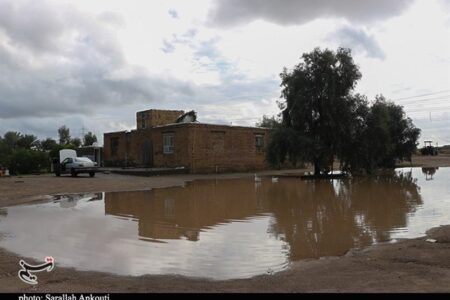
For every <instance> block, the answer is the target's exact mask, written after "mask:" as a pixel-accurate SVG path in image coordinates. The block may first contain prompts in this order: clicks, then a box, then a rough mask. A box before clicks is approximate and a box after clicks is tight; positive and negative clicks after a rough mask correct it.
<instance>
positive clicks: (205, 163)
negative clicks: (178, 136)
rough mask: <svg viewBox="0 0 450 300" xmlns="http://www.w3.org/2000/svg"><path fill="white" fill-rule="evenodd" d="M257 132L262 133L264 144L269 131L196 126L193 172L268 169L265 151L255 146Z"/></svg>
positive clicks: (193, 136) (192, 135)
mask: <svg viewBox="0 0 450 300" xmlns="http://www.w3.org/2000/svg"><path fill="white" fill-rule="evenodd" d="M255 134H260V135H263V137H264V145H267V142H268V131H267V130H265V129H258V128H248V127H231V126H219V125H197V126H194V127H193V130H192V133H191V138H192V139H193V140H194V142H193V143H194V147H193V153H192V159H191V166H190V168H191V172H193V173H210V172H231V171H249V170H260V169H264V168H266V167H267V165H266V163H265V150H264V149H261V150H260V151H258V150H257V149H256V147H255Z"/></svg>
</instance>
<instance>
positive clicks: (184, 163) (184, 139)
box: [152, 124, 191, 167]
mask: <svg viewBox="0 0 450 300" xmlns="http://www.w3.org/2000/svg"><path fill="white" fill-rule="evenodd" d="M152 133H153V134H152V137H153V159H154V160H153V161H154V166H155V167H189V166H190V157H191V148H190V147H189V146H190V138H189V134H190V128H189V126H186V125H185V124H180V125H175V126H165V127H157V128H153V129H152ZM164 133H173V136H174V149H173V153H171V154H165V153H164V152H163V135H164Z"/></svg>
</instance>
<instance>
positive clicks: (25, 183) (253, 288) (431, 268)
mask: <svg viewBox="0 0 450 300" xmlns="http://www.w3.org/2000/svg"><path fill="white" fill-rule="evenodd" d="M407 165H408V166H409V164H407ZM413 165H414V166H424V167H444V166H450V156H437V157H414V158H413ZM297 171H303V170H297ZM280 172H282V171H268V172H259V174H261V175H269V174H277V173H280ZM288 172H293V170H289V171H288ZM243 176H253V173H250V174H248V173H241V174H219V175H172V176H156V177H135V176H123V175H113V174H98V175H97V176H96V177H95V178H89V177H84V176H79V177H78V178H71V177H60V178H58V177H54V176H52V175H39V176H23V177H10V178H0V207H5V206H11V205H17V204H23V203H28V202H32V201H45V200H46V199H48V198H46V197H42V196H41V195H49V194H60V193H75V192H100V191H121V190H142V189H150V188H156V187H167V186H175V185H181V184H183V183H184V182H185V181H189V180H195V179H202V178H235V177H243ZM427 238H433V239H435V240H436V242H435V243H431V242H427V241H426V239H427ZM20 259H22V257H18V256H16V255H15V254H13V253H9V252H6V251H4V250H1V249H0V266H1V267H0V292H450V226H443V227H439V228H436V229H432V230H430V231H429V232H427V237H422V238H418V239H412V240H403V241H399V242H397V243H388V244H378V245H374V246H371V247H368V248H366V249H363V250H352V251H350V252H348V253H347V254H346V255H345V256H342V257H329V258H323V259H319V260H307V261H301V262H296V263H292V265H291V267H290V268H289V269H288V270H286V271H283V272H279V273H276V274H273V275H263V276H256V277H253V278H250V279H240V280H227V281H210V280H207V279H195V278H187V277H182V276H170V275H164V276H153V275H152V276H150V275H147V276H139V277H127V276H116V275H112V274H105V273H99V272H84V271H76V270H74V269H70V268H59V267H58V266H57V265H56V267H55V269H54V270H53V271H52V272H49V273H47V272H42V273H38V280H39V284H38V285H36V286H30V285H27V284H25V283H23V282H22V281H20V280H19V278H18V277H17V272H18V270H19V260H20ZM27 261H28V262H32V261H33V260H32V259H27ZM36 263H37V262H36Z"/></svg>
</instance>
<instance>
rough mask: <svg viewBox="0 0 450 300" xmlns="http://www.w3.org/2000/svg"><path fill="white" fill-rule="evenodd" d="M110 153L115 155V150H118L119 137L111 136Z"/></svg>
mask: <svg viewBox="0 0 450 300" xmlns="http://www.w3.org/2000/svg"><path fill="white" fill-rule="evenodd" d="M110 146H111V155H112V156H115V155H117V152H119V138H118V137H113V138H111V144H110Z"/></svg>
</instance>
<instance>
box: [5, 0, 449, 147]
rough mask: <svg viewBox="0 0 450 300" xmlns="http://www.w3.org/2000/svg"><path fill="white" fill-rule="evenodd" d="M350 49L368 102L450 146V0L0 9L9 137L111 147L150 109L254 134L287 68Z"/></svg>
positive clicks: (33, 4) (273, 108) (56, 4)
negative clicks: (381, 98)
mask: <svg viewBox="0 0 450 300" xmlns="http://www.w3.org/2000/svg"><path fill="white" fill-rule="evenodd" d="M339 46H343V47H350V48H351V49H352V53H353V56H354V59H355V61H356V63H357V64H358V65H359V66H360V69H361V72H362V75H363V77H362V79H361V81H360V82H359V84H358V86H357V90H356V91H357V92H360V93H364V94H366V95H367V96H368V97H369V98H374V96H375V95H376V94H384V95H385V96H386V97H387V98H390V99H392V100H395V101H396V102H397V103H398V104H401V105H403V106H404V107H405V110H406V112H407V114H408V115H409V116H410V117H411V118H412V119H413V120H414V123H415V124H416V126H418V127H420V128H422V130H423V133H422V138H421V141H423V139H431V140H434V141H436V142H439V143H440V144H450V0H396V1H391V0H378V1H373V0H340V1H333V0H315V1H311V0H279V1H272V0H195V1H184V0H178V1H177V0H165V1H163V0H161V1H156V0H155V1H144V0H140V1H138V0H127V1H122V0H105V1H103V0H95V1H92V0H76V1H75V0H74V1H65V0H58V1H51V0H42V1H38V0H0V134H3V133H5V132H6V131H8V130H15V131H20V132H23V133H33V134H35V135H37V136H38V137H40V138H45V137H55V138H56V137H57V128H58V127H60V126H61V125H64V124H65V125H67V126H68V127H70V129H71V133H72V136H81V132H82V130H83V128H84V130H85V131H88V130H89V131H93V132H94V133H95V134H97V136H98V137H100V140H101V141H102V140H103V139H102V135H103V132H109V131H118V130H125V129H132V128H133V127H134V126H135V112H136V111H139V110H145V109H149V108H161V109H185V110H190V109H194V110H196V111H197V112H198V116H199V121H201V122H214V123H225V124H230V123H231V122H232V124H234V125H254V123H255V122H256V121H258V119H260V118H261V116H262V115H264V114H266V115H274V114H277V113H278V112H279V111H278V108H277V104H276V101H277V100H279V96H280V86H279V85H280V78H279V73H280V72H281V71H282V69H283V67H287V68H291V67H293V66H294V65H295V64H297V63H298V62H299V59H300V56H301V54H302V53H304V52H309V51H311V50H313V49H314V48H315V47H322V48H324V47H328V48H331V49H336V48H337V47H339Z"/></svg>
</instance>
